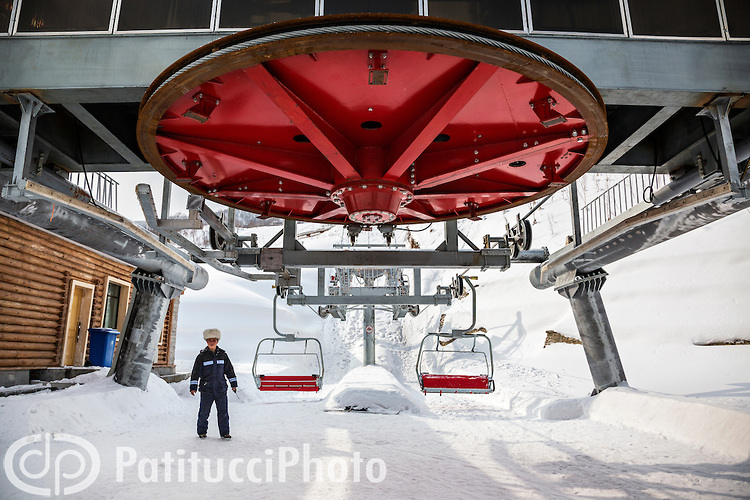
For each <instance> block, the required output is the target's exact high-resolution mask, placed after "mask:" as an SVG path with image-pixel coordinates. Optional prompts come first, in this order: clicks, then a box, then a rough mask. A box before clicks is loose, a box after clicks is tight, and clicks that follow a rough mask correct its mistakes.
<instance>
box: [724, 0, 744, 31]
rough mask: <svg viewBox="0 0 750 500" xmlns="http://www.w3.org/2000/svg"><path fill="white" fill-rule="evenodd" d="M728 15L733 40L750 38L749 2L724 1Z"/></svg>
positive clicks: (739, 0)
mask: <svg viewBox="0 0 750 500" xmlns="http://www.w3.org/2000/svg"><path fill="white" fill-rule="evenodd" d="M724 10H725V11H726V14H727V24H728V25H729V36H731V37H732V38H750V23H748V22H747V20H748V19H750V2H748V1H747V0H724Z"/></svg>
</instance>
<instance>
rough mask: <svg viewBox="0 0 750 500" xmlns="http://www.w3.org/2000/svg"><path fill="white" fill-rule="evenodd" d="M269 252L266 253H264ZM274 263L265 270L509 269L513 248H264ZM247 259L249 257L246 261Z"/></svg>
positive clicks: (249, 261)
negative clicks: (297, 268) (349, 250)
mask: <svg viewBox="0 0 750 500" xmlns="http://www.w3.org/2000/svg"><path fill="white" fill-rule="evenodd" d="M264 254H265V255H264ZM266 256H268V257H270V258H269V259H267V261H269V262H273V267H272V268H271V267H269V268H264V267H263V265H262V264H261V268H262V269H263V270H264V271H277V270H279V269H280V267H279V266H281V267H286V268H288V267H299V268H319V267H356V268H363V269H382V268H390V267H421V268H433V269H455V268H460V269H466V268H474V269H477V268H479V269H490V268H492V269H503V270H504V269H507V268H508V267H509V266H510V250H509V249H507V248H498V249H496V248H493V249H488V248H483V249H481V250H479V251H463V250H462V251H456V252H447V251H435V250H383V251H378V250H373V251H357V252H344V251H336V250H297V251H286V250H284V251H283V253H282V250H281V249H274V248H263V249H261V253H260V261H261V263H263V262H264V261H266V259H265V257H266ZM243 259H247V261H244V260H243ZM255 262H256V257H255V256H252V255H249V256H245V255H243V254H242V253H240V255H239V257H238V259H237V263H238V264H239V265H241V266H244V265H253V264H255Z"/></svg>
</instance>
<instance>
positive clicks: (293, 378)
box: [258, 375, 320, 392]
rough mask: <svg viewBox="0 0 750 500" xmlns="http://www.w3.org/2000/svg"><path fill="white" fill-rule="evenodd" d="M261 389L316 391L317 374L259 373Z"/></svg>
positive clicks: (317, 387) (317, 389)
mask: <svg viewBox="0 0 750 500" xmlns="http://www.w3.org/2000/svg"><path fill="white" fill-rule="evenodd" d="M259 378H260V387H258V390H261V391H312V392H318V391H319V390H320V387H319V386H318V377H317V375H260V377H259Z"/></svg>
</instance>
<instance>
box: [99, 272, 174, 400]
mask: <svg viewBox="0 0 750 500" xmlns="http://www.w3.org/2000/svg"><path fill="white" fill-rule="evenodd" d="M132 281H133V289H134V292H133V299H132V301H131V304H130V310H129V311H128V315H127V318H126V319H125V325H124V327H123V331H122V334H121V336H120V342H119V345H118V348H117V356H116V361H115V366H114V367H113V369H112V371H113V372H114V376H115V377H114V378H115V382H117V383H118V384H121V385H125V386H128V387H138V388H139V389H141V390H143V391H145V390H146V387H147V386H148V378H149V376H150V374H151V367H152V366H153V363H154V359H155V358H156V355H157V351H158V347H159V338H160V337H161V331H162V328H163V327H164V317H165V316H166V314H167V309H168V308H169V301H170V300H171V299H173V298H175V297H177V296H179V295H180V293H182V287H178V286H176V285H173V284H170V283H167V282H166V281H165V280H164V279H163V278H162V277H161V276H159V275H157V274H152V273H145V272H139V271H135V272H134V273H133V275H132Z"/></svg>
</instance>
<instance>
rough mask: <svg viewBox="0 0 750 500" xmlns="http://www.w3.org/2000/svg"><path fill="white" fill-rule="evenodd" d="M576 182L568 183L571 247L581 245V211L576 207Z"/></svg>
mask: <svg viewBox="0 0 750 500" xmlns="http://www.w3.org/2000/svg"><path fill="white" fill-rule="evenodd" d="M577 182H578V181H573V182H571V183H570V220H571V224H572V225H573V245H575V246H580V244H581V209H580V208H579V207H578V184H577Z"/></svg>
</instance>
